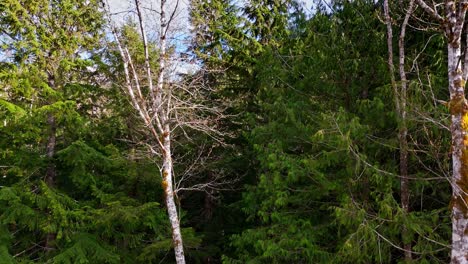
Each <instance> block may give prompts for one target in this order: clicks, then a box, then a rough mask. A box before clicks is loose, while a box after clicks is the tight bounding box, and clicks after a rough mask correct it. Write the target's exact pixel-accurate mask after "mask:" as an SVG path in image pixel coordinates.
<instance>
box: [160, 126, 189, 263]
mask: <svg viewBox="0 0 468 264" xmlns="http://www.w3.org/2000/svg"><path fill="white" fill-rule="evenodd" d="M163 136H164V138H163V145H164V153H163V155H164V156H163V159H164V160H163V172H162V176H163V187H164V191H165V199H166V206H167V213H168V215H169V221H170V223H171V228H172V242H173V245H174V252H175V258H176V262H177V264H185V256H184V245H183V243H182V233H181V230H180V222H179V217H178V214H177V207H176V204H175V201H174V187H173V182H172V179H173V171H172V153H171V132H170V129H169V128H168V127H167V126H166V129H165V132H164V134H163Z"/></svg>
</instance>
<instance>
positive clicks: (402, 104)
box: [384, 0, 414, 262]
mask: <svg viewBox="0 0 468 264" xmlns="http://www.w3.org/2000/svg"><path fill="white" fill-rule="evenodd" d="M413 5H414V0H411V1H410V3H409V6H408V10H407V11H406V14H405V18H404V20H403V23H402V24H401V31H400V36H399V38H398V54H399V56H398V57H399V73H400V80H401V85H400V88H401V89H399V87H398V85H397V83H396V80H395V66H394V64H393V30H392V21H391V20H392V19H391V17H390V10H389V5H388V0H385V1H384V12H385V22H386V25H387V47H388V66H389V71H390V76H391V84H392V87H393V93H394V97H395V110H396V112H397V116H398V142H399V147H400V164H399V172H400V204H401V207H402V209H403V213H404V214H405V215H406V214H408V212H409V204H410V191H409V179H408V137H407V136H408V128H407V123H406V121H407V120H406V116H407V111H406V103H407V82H408V80H407V78H406V70H405V46H404V45H405V35H406V26H407V24H408V21H409V18H410V16H411V13H412V12H413ZM407 235H408V228H407V227H406V226H405V225H404V226H403V227H402V232H401V236H402V238H403V249H404V254H405V261H406V262H411V261H412V254H411V252H412V248H411V242H405V241H404V240H405V238H406V236H407Z"/></svg>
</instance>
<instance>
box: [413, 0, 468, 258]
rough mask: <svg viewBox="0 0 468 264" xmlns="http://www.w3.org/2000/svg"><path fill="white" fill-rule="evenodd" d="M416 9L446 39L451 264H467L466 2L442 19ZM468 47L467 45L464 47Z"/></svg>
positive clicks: (449, 4) (449, 5) (450, 6)
mask: <svg viewBox="0 0 468 264" xmlns="http://www.w3.org/2000/svg"><path fill="white" fill-rule="evenodd" d="M416 1H417V3H418V5H419V6H420V7H422V9H423V10H424V11H425V12H426V13H428V14H429V15H430V16H431V17H432V18H433V19H434V20H435V21H437V22H439V23H440V24H441V25H442V26H443V29H444V31H445V36H446V37H447V53H448V56H447V58H448V81H449V92H450V102H449V110H450V115H451V121H452V123H451V125H450V132H451V134H452V169H453V171H452V179H451V181H450V183H451V185H452V202H451V205H452V250H451V263H453V264H461V263H466V264H468V214H467V213H468V205H467V203H468V103H467V101H466V99H465V82H466V80H465V79H464V77H465V78H466V77H467V76H468V65H467V64H466V62H468V60H467V58H468V57H466V54H467V52H468V46H466V45H465V47H464V52H465V60H462V58H461V53H462V48H461V35H462V31H463V27H464V25H465V17H466V12H467V10H468V0H461V1H453V0H447V1H445V5H444V8H445V17H442V16H441V15H440V14H439V13H438V11H437V6H435V5H433V6H432V7H431V6H429V5H428V4H427V3H426V2H425V1H424V0H416ZM467 44H468V43H467Z"/></svg>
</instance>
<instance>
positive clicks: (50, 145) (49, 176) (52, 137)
mask: <svg viewBox="0 0 468 264" xmlns="http://www.w3.org/2000/svg"><path fill="white" fill-rule="evenodd" d="M47 125H48V126H49V136H48V139H47V146H46V156H47V159H48V160H49V161H48V162H49V164H48V165H47V171H46V175H45V183H46V184H47V186H49V187H54V186H55V177H56V174H57V172H56V170H55V164H54V161H53V160H52V159H53V157H54V155H55V146H56V140H57V136H56V133H57V124H56V121H55V117H54V115H53V114H49V115H48V117H47ZM55 237H56V235H55V233H48V234H47V235H46V239H45V245H44V247H45V250H46V251H47V252H50V251H52V250H53V249H54V247H53V245H52V244H53V242H54V241H55Z"/></svg>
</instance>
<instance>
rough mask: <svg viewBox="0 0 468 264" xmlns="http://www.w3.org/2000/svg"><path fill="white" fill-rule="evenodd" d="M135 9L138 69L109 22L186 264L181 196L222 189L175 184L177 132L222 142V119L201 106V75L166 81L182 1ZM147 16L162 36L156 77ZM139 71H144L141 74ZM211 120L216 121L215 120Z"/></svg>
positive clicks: (215, 110) (210, 184) (180, 256)
mask: <svg viewBox="0 0 468 264" xmlns="http://www.w3.org/2000/svg"><path fill="white" fill-rule="evenodd" d="M134 4H135V13H136V17H137V25H138V27H139V31H140V34H141V41H142V43H143V50H144V65H136V64H137V62H136V59H135V58H132V54H131V52H129V49H128V47H126V46H125V43H124V42H123V41H122V40H121V38H120V36H119V33H118V30H117V28H116V26H115V25H113V22H112V20H111V19H110V16H109V23H110V25H111V28H112V32H113V35H114V40H115V42H116V45H117V48H118V51H119V54H120V57H121V60H122V63H123V71H124V75H125V76H124V77H125V84H124V91H125V93H126V94H127V95H128V98H129V99H130V103H131V105H132V106H133V108H134V109H135V111H136V112H137V114H138V117H139V119H140V121H141V122H142V123H143V124H144V127H145V130H146V131H145V134H146V136H147V138H149V139H150V140H149V141H150V143H148V144H147V145H148V147H149V149H150V151H151V152H152V154H155V155H158V156H159V157H160V162H161V163H160V172H161V177H162V187H163V189H164V192H165V204H166V207H167V212H168V217H169V221H170V224H171V228H172V240H173V248H174V251H175V258H176V262H177V263H179V264H180V263H185V257H184V247H183V239H182V233H181V227H180V218H179V215H178V212H177V205H176V200H178V198H177V192H178V191H183V190H190V191H192V190H204V189H207V188H208V189H209V188H215V186H218V185H217V183H216V182H208V183H198V184H195V185H194V186H191V187H188V186H184V184H183V183H181V181H183V180H184V178H185V175H183V177H181V179H179V180H177V179H176V177H175V175H174V164H173V163H174V154H173V148H174V147H173V141H174V138H175V134H174V131H176V130H181V134H182V135H184V136H186V137H188V138H190V136H189V135H188V134H189V132H188V131H190V130H196V131H201V132H204V133H207V134H208V135H210V136H212V138H214V139H215V140H219V136H220V135H221V133H220V132H219V131H217V130H216V128H215V125H214V124H215V123H216V122H218V121H219V118H221V116H222V114H221V110H219V109H218V108H216V107H211V106H208V105H207V104H203V103H202V102H201V101H203V100H202V99H200V98H202V97H203V96H204V94H206V92H207V91H206V89H205V88H206V87H204V86H203V84H202V83H203V77H202V75H203V74H200V76H199V75H194V76H192V77H190V78H186V79H179V80H173V79H176V78H175V77H174V76H169V75H168V72H169V71H170V70H171V68H170V67H171V65H170V64H171V63H172V62H174V61H175V59H174V57H175V56H173V54H174V49H172V47H170V45H168V32H170V31H171V30H172V29H173V27H175V25H174V23H175V17H176V16H177V12H179V8H180V7H179V1H176V2H174V3H173V4H174V7H173V8H169V3H168V2H167V0H160V3H159V4H160V5H159V9H158V10H149V8H146V7H144V6H143V3H142V2H141V1H140V0H135V1H134ZM144 11H150V12H155V13H157V14H158V18H159V21H158V22H159V29H158V31H159V32H158V38H157V40H156V43H157V52H158V59H157V63H156V64H157V65H156V68H157V72H156V73H154V69H153V67H154V66H152V63H150V62H151V58H153V55H152V54H150V53H151V52H150V51H151V50H154V49H152V42H150V41H149V40H148V33H147V29H146V27H145V15H144ZM109 15H110V12H109ZM138 69H143V71H141V70H140V71H139V70H138ZM141 72H143V73H141ZM168 80H170V81H168ZM212 116H215V118H214V119H211V118H210V117H212ZM212 121H213V122H212ZM187 129H188V130H187ZM189 170H190V168H189Z"/></svg>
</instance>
